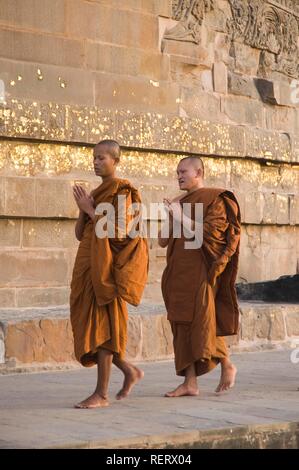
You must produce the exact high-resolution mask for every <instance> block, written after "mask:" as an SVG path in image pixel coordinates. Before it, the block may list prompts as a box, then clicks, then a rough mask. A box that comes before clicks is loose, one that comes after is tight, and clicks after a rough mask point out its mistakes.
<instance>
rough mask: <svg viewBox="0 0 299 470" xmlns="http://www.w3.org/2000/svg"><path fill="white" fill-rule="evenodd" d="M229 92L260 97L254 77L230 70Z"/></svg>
mask: <svg viewBox="0 0 299 470" xmlns="http://www.w3.org/2000/svg"><path fill="white" fill-rule="evenodd" d="M228 92H229V93H232V94H234V95H242V96H248V97H250V98H254V99H258V98H259V94H258V91H257V88H256V84H255V82H254V80H253V78H252V77H250V76H248V75H242V74H236V73H233V72H230V71H229V72H228Z"/></svg>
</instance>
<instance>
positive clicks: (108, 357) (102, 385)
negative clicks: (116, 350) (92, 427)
mask: <svg viewBox="0 0 299 470" xmlns="http://www.w3.org/2000/svg"><path fill="white" fill-rule="evenodd" d="M112 358H113V353H112V352H111V351H108V350H107V349H103V348H99V350H98V353H97V359H98V381H97V385H96V389H95V391H94V393H93V394H92V395H90V396H89V397H88V398H86V400H83V401H81V402H80V403H78V404H77V405H75V408H99V407H103V406H108V405H109V401H108V384H109V379H110V373H111V367H112Z"/></svg>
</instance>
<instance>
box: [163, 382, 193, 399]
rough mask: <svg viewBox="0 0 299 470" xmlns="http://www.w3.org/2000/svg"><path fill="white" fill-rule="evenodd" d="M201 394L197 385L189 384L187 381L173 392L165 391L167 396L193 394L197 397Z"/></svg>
mask: <svg viewBox="0 0 299 470" xmlns="http://www.w3.org/2000/svg"><path fill="white" fill-rule="evenodd" d="M197 395H199V390H198V388H197V387H196V386H191V385H187V384H185V383H183V384H181V385H179V386H178V387H177V388H176V389H174V390H172V391H171V392H167V393H165V395H164V396H165V397H183V396H191V397H195V396H197Z"/></svg>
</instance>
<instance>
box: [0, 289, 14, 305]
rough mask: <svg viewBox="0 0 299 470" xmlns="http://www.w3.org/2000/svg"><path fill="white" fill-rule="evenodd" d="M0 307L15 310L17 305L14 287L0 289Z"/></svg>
mask: <svg viewBox="0 0 299 470" xmlns="http://www.w3.org/2000/svg"><path fill="white" fill-rule="evenodd" d="M0 305H1V308H13V307H17V303H16V289H15V288H14V287H11V288H6V287H1V288H0Z"/></svg>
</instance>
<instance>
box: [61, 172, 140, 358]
mask: <svg viewBox="0 0 299 470" xmlns="http://www.w3.org/2000/svg"><path fill="white" fill-rule="evenodd" d="M91 195H92V196H93V198H94V201H95V207H97V205H98V204H100V203H110V204H112V205H113V207H114V209H115V219H113V221H114V222H115V233H114V234H112V235H113V237H111V234H110V233H109V232H108V233H107V234H106V236H105V237H102V236H100V237H99V236H98V233H97V232H96V227H97V223H98V222H100V219H101V218H102V217H104V215H103V214H100V213H98V214H97V212H96V217H95V220H94V221H92V220H91V219H90V218H88V221H87V223H86V225H85V227H84V232H83V236H82V239H81V241H80V243H79V247H78V251H77V255H76V258H75V263H74V268H73V273H72V279H71V286H70V287H71V292H70V320H71V325H72V330H73V336H74V350H75V357H76V359H77V360H78V361H79V362H80V363H81V364H82V365H83V366H85V367H90V366H93V365H94V364H96V363H97V350H98V348H99V347H102V348H105V349H108V350H110V351H111V352H112V353H114V354H117V355H118V356H119V357H120V358H121V359H123V358H124V356H125V350H126V342H127V320H128V311H127V304H126V302H128V303H130V304H131V305H134V306H137V305H139V303H140V301H141V297H142V294H143V290H144V287H145V284H146V280H147V275H148V269H149V256H148V244H147V240H146V238H144V237H143V236H142V233H139V234H138V235H137V236H136V237H135V236H133V237H132V238H131V237H130V236H129V235H128V226H129V223H130V222H131V221H132V219H133V215H135V216H136V212H135V213H134V214H133V213H130V209H129V208H130V206H131V204H134V203H137V204H138V203H141V199H140V195H139V191H138V190H137V189H136V188H135V187H134V186H133V185H132V184H131V183H130V182H129V181H128V180H126V179H123V178H117V177H114V178H112V179H110V180H106V181H103V183H102V184H100V185H99V186H98V187H97V188H95V189H94V190H93V191H92V192H91ZM118 196H123V198H124V200H125V205H124V207H125V212H121V210H119V205H118ZM133 212H134V211H133ZM139 213H140V212H139ZM123 214H125V217H123ZM132 214H133V215H132ZM137 214H138V212H137ZM118 220H120V221H122V224H119V225H118V224H117V222H118ZM104 227H105V228H107V227H108V226H107V224H106V226H105V225H104Z"/></svg>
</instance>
